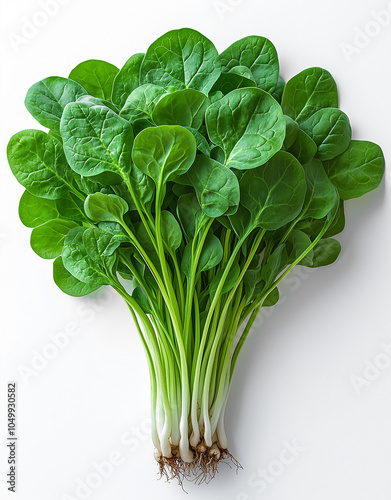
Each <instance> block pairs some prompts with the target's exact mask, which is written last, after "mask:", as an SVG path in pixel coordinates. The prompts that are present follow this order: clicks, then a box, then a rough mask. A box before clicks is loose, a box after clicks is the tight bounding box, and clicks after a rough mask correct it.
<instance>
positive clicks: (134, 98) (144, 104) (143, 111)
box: [120, 83, 167, 123]
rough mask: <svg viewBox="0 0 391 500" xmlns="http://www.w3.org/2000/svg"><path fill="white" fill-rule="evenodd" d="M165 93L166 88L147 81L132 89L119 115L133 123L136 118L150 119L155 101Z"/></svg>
mask: <svg viewBox="0 0 391 500" xmlns="http://www.w3.org/2000/svg"><path fill="white" fill-rule="evenodd" d="M165 94H167V90H166V89H165V88H163V87H159V86H158V85H154V84H152V83H147V84H145V85H141V87H138V88H137V89H135V90H133V91H132V92H131V94H130V95H129V97H128V98H127V99H126V101H125V104H124V105H123V108H122V109H121V112H120V115H121V116H122V117H123V118H125V119H126V120H129V121H130V122H131V123H134V122H135V121H136V120H152V114H153V111H154V109H155V106H156V103H157V102H158V101H159V99H160V98H161V97H163V96H164V95H165Z"/></svg>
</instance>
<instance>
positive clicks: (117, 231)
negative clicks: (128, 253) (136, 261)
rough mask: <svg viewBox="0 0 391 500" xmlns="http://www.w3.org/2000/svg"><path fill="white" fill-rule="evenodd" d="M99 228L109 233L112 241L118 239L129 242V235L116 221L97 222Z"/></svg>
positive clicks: (120, 241) (121, 241)
mask: <svg viewBox="0 0 391 500" xmlns="http://www.w3.org/2000/svg"><path fill="white" fill-rule="evenodd" d="M98 226H99V229H102V230H103V231H106V232H107V233H110V234H111V236H112V241H116V242H117V241H118V242H119V243H125V242H129V236H128V235H127V233H126V232H125V230H124V229H123V228H122V226H121V225H120V224H119V223H118V222H106V221H103V222H99V224H98Z"/></svg>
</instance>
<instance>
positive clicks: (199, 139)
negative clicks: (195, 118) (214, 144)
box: [186, 127, 224, 156]
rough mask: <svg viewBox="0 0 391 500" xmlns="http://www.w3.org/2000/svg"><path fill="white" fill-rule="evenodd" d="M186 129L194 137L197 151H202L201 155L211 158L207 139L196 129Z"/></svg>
mask: <svg viewBox="0 0 391 500" xmlns="http://www.w3.org/2000/svg"><path fill="white" fill-rule="evenodd" d="M186 128H187V130H189V131H190V132H191V133H192V134H193V135H194V138H195V140H196V144H197V150H198V151H201V153H203V154H204V155H205V156H210V144H209V142H208V141H207V140H206V139H205V137H204V136H203V135H202V134H200V133H199V132H198V130H196V129H194V128H191V127H186ZM223 154H224V153H223Z"/></svg>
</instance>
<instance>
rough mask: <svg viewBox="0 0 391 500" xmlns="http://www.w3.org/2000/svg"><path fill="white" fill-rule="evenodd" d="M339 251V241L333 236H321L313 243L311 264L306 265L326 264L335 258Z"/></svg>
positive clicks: (317, 265) (318, 265) (319, 265)
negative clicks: (315, 243) (317, 241)
mask: <svg viewBox="0 0 391 500" xmlns="http://www.w3.org/2000/svg"><path fill="white" fill-rule="evenodd" d="M340 253H341V244H340V242H339V241H337V240H334V239H333V238H323V239H321V240H320V241H319V243H318V244H317V245H315V247H314V257H313V260H312V265H310V266H308V267H321V266H328V265H329V264H332V263H333V262H335V261H336V260H337V258H338V256H339V254H340ZM307 265H308V264H307Z"/></svg>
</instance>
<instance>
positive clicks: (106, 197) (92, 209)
mask: <svg viewBox="0 0 391 500" xmlns="http://www.w3.org/2000/svg"><path fill="white" fill-rule="evenodd" d="M128 209H129V207H128V204H127V203H126V201H125V200H124V199H123V198H120V197H119V196H116V195H114V194H103V193H95V194H90V195H88V196H87V198H86V200H85V202H84V211H85V213H86V215H87V217H89V218H90V219H91V220H93V221H95V222H103V221H107V222H122V221H123V217H124V214H126V212H127V211H128Z"/></svg>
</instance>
